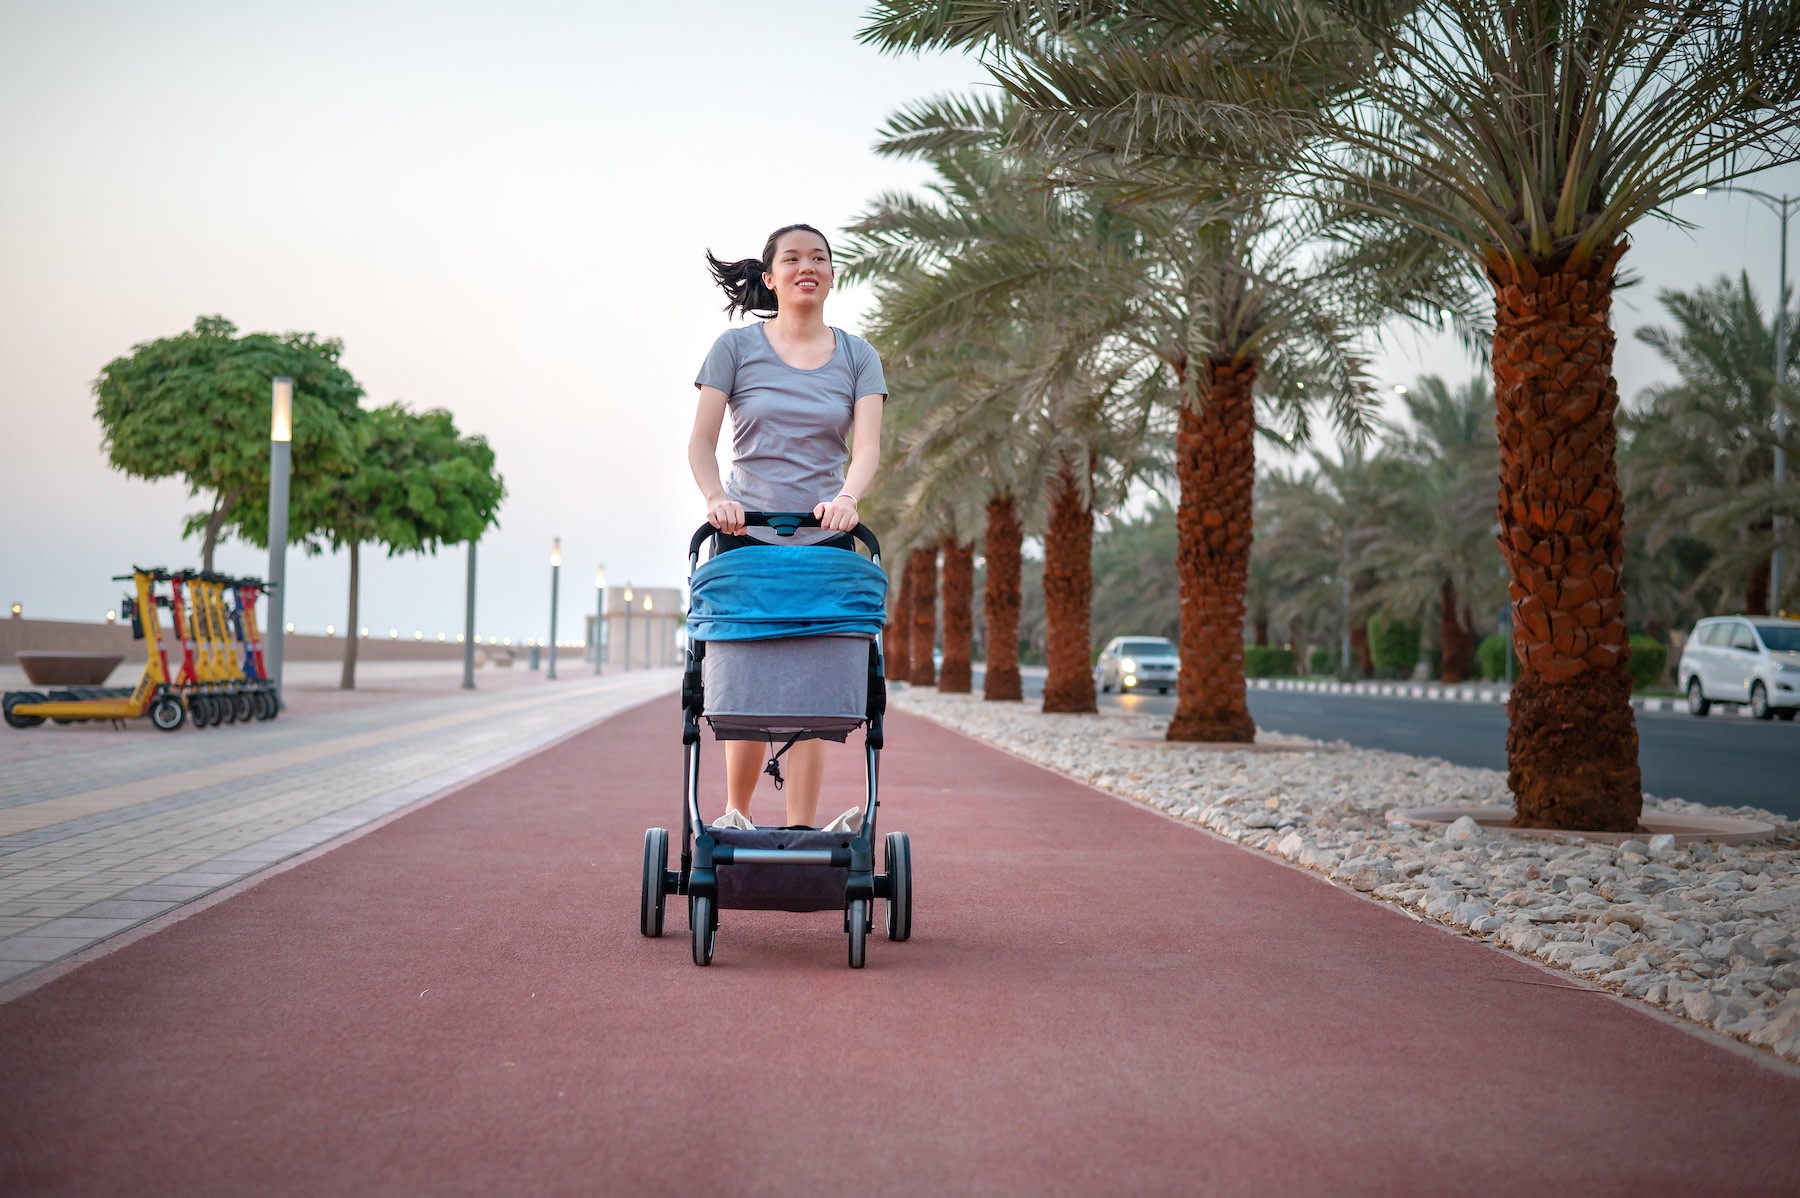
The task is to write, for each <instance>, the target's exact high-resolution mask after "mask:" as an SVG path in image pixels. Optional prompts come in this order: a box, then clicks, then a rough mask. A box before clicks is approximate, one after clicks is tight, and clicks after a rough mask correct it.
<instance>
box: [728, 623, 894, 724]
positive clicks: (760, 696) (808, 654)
mask: <svg viewBox="0 0 1800 1198" xmlns="http://www.w3.org/2000/svg"><path fill="white" fill-rule="evenodd" d="M872 639H873V638H872V637H866V636H850V635H840V636H794V637H779V638H776V639H774V640H766V641H708V642H707V644H706V656H705V657H703V658H702V659H701V662H700V669H701V682H702V684H703V685H704V687H705V690H706V708H705V712H704V714H705V716H706V720H707V722H708V723H709V724H711V725H712V729H713V735H714V736H716V737H717V738H718V739H720V740H763V739H767V738H768V737H770V736H780V737H781V738H782V739H784V740H785V739H786V738H788V737H790V736H798V737H799V739H801V740H807V739H814V738H817V739H824V740H836V741H842V740H843V739H844V738H845V737H846V736H848V735H849V733H850V732H851V731H852V730H853V729H855V728H856V727H858V726H859V725H860V724H861V723H862V722H863V721H864V720H865V719H867V718H868V709H869V643H870V641H871V640H872Z"/></svg>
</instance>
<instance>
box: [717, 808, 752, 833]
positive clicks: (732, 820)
mask: <svg viewBox="0 0 1800 1198" xmlns="http://www.w3.org/2000/svg"><path fill="white" fill-rule="evenodd" d="M712 826H713V827H715V828H743V829H750V828H754V827H756V825H755V824H753V823H751V822H750V820H749V818H748V817H747V816H746V815H745V814H744V813H743V812H742V811H739V810H738V809H737V808H735V807H729V808H726V811H725V814H724V815H721V816H720V817H719V818H718V819H716V820H714V821H713V822H712Z"/></svg>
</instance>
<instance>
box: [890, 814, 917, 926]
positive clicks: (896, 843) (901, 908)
mask: <svg viewBox="0 0 1800 1198" xmlns="http://www.w3.org/2000/svg"><path fill="white" fill-rule="evenodd" d="M883 858H884V860H883V866H884V868H885V869H886V870H887V935H888V939H889V940H905V939H907V938H908V937H910V936H911V935H912V842H911V841H910V840H908V839H907V838H906V833H904V832H889V833H888V834H887V844H886V847H885V850H884V852H883Z"/></svg>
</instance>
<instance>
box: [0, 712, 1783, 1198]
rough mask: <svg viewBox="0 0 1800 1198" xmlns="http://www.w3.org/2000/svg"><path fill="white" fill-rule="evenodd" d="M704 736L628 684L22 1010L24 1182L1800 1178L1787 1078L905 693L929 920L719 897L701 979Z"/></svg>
mask: <svg viewBox="0 0 1800 1198" xmlns="http://www.w3.org/2000/svg"><path fill="white" fill-rule="evenodd" d="M678 741H679V733H678V716H677V711H676V707H675V704H674V703H673V702H672V701H658V702H657V703H655V704H652V705H649V706H647V707H643V708H639V709H637V710H635V711H632V712H628V713H626V714H624V715H622V716H620V717H617V718H615V719H613V720H611V721H609V722H607V723H605V724H602V725H600V726H599V727H597V728H595V729H593V730H591V731H589V732H587V733H584V734H582V735H581V736H579V737H576V738H574V739H572V740H570V741H568V742H565V743H564V744H562V745H560V746H558V747H556V748H553V749H551V750H549V751H547V752H544V753H542V754H540V755H538V756H536V757H534V758H532V759H530V760H528V761H525V762H523V763H521V764H520V765H518V766H516V767H514V768H512V769H510V770H507V771H505V772H504V773H501V774H498V775H495V776H493V777H491V778H489V779H487V780H485V781H483V782H480V783H478V784H476V785H474V786H472V787H469V788H468V789H466V790H463V791H461V792H459V793H456V794H454V795H451V796H449V797H448V798H445V799H443V800H441V801H439V802H437V803H435V804H433V805H431V806H428V807H426V808H424V809H422V810H420V811H417V812H415V813H413V814H411V815H409V816H407V817H405V818H404V819H401V820H398V821H396V822H394V823H392V824H389V825H387V826H386V827H383V828H380V829H379V830H377V831H375V832H373V833H371V834H369V835H367V836H365V837H363V838H361V839H359V840H356V841H354V842H352V843H350V844H348V845H346V846H344V847H342V848H340V849H338V850H336V851H334V852H331V853H328V854H326V855H324V856H322V857H319V858H316V859H314V860H312V861H311V862H309V863H306V864H304V865H301V866H299V867H296V868H294V869H292V870H289V871H288V872H285V873H281V874H278V875H276V876H273V877H271V878H269V879H268V880H266V881H264V882H263V883H261V884H260V885H257V886H254V887H252V888H250V889H248V890H246V891H245V892H243V893H242V894H240V895H238V896H236V897H234V898H231V899H229V900H227V901H225V902H222V903H220V904H218V905H216V906H213V907H211V908H208V909H206V910H203V911H200V912H199V913H197V914H195V915H193V916H192V917H190V918H188V919H186V920H184V921H182V922H179V923H176V924H174V925H172V926H170V927H168V928H166V929H165V930H163V931H161V932H159V933H157V934H155V935H153V936H149V937H146V938H144V939H142V940H139V941H137V942H135V943H132V944H129V945H127V946H126V947H124V948H122V949H120V950H119V951H117V952H115V953H112V954H110V955H108V956H106V957H104V958H101V959H100V960H97V961H95V962H93V963H90V964H88V965H86V966H83V967H82V968H80V969H77V970H75V971H73V972H71V973H69V974H68V975H66V976H64V977H61V978H59V979H57V980H56V981H54V982H52V983H50V984H48V985H46V986H44V987H42V988H40V989H38V990H36V991H33V992H31V993H29V994H27V995H25V996H24V997H22V998H20V999H18V1000H16V1001H14V1002H11V1003H9V1004H6V1005H5V1006H3V1007H0V1153H3V1157H0V1192H3V1193H5V1194H9V1195H12V1194H40V1193H46V1194H83V1193H88V1194H120V1193H138V1194H221V1195H240V1194H307V1195H312V1194H533V1193H546V1194H671V1195H673V1194H683V1195H691V1194H694V1193H725V1194H794V1193H829V1192H839V1191H842V1192H848V1193H856V1194H862V1193H874V1194H940V1193H945V1194H949V1193H984V1194H1014V1193H1032V1194H1193V1193H1218V1194H1230V1193H1239V1194H1287V1193H1319V1192H1331V1193H1334V1194H1405V1193H1422V1192H1430V1193H1432V1194H1458V1193H1470V1194H1476V1193H1481V1194H1491V1193H1525V1192H1533V1191H1538V1190H1550V1191H1553V1192H1562V1193H1583V1194H1612V1193H1617V1194H1626V1193H1641V1192H1645V1191H1648V1192H1653V1193H1707V1194H1721V1193H1733V1192H1737V1193H1745V1194H1773V1193H1794V1192H1796V1191H1797V1190H1800V1159H1797V1154H1796V1150H1795V1140H1794V1115H1795V1113H1796V1112H1797V1111H1800V1080H1797V1079H1796V1078H1795V1077H1793V1076H1792V1075H1791V1074H1789V1073H1786V1072H1783V1071H1781V1070H1778V1069H1775V1068H1770V1067H1767V1066H1764V1065H1761V1064H1759V1063H1757V1062H1755V1061H1752V1060H1749V1059H1746V1058H1745V1057H1744V1056H1742V1055H1740V1054H1737V1053H1734V1052H1731V1051H1727V1050H1725V1049H1722V1048H1720V1047H1718V1046H1717V1045H1715V1044H1712V1043H1710V1042H1708V1041H1706V1040H1704V1039H1702V1038H1700V1037H1697V1036H1694V1035H1691V1034H1688V1033H1686V1032H1683V1031H1681V1030H1679V1029H1676V1028H1673V1027H1670V1026H1668V1025H1667V1024H1665V1023H1663V1022H1661V1021H1659V1020H1658V1019H1656V1018H1653V1017H1651V1016H1649V1015H1645V1014H1642V1013H1639V1012H1636V1011H1633V1010H1631V1009H1629V1008H1627V1007H1626V1006H1624V1005H1622V1004H1620V1003H1618V1002H1615V1001H1613V1000H1611V999H1609V998H1607V997H1603V996H1601V995H1598V994H1595V993H1591V992H1585V991H1580V990H1569V989H1560V988H1555V987H1554V986H1546V985H1544V984H1543V983H1545V982H1547V981H1553V979H1551V978H1549V977H1548V976H1547V975H1546V974H1544V973H1543V972H1541V971H1539V970H1537V969H1535V968H1533V967H1531V966H1529V965H1526V964H1524V963H1522V962H1519V961H1516V960H1514V959H1511V958H1509V957H1507V956H1505V955H1502V954H1501V953H1498V952H1495V951H1493V950H1490V949H1488V948H1485V947H1482V946H1480V945H1477V944H1474V943H1471V942H1467V941H1463V940H1459V939H1457V938H1455V937H1452V936H1450V935H1446V934H1445V933H1443V932H1442V931H1440V930H1437V929H1434V928H1431V927H1426V926H1421V925H1418V924H1415V923H1413V922H1411V921H1410V920H1408V919H1407V918H1405V917H1404V916H1402V915H1400V914H1399V913H1397V912H1396V911H1394V910H1391V909H1388V908H1385V907H1383V906H1382V905H1379V904H1376V903H1373V902H1370V901H1367V900H1363V899H1360V898H1356V897H1353V896H1350V895H1348V894H1346V893H1344V892H1342V891H1339V890H1336V889H1334V888H1332V887H1330V886H1329V885H1327V884H1325V883H1323V882H1321V881H1320V880H1318V879H1317V878H1314V877H1312V876H1310V875H1307V874H1305V873H1303V872H1300V871H1298V870H1295V869H1291V868H1289V867H1286V866H1284V865H1281V864H1279V863H1277V862H1275V861H1273V860H1271V859H1269V858H1267V857H1264V856H1261V855H1259V854H1256V853H1252V852H1247V851H1244V850H1241V849H1238V848H1235V847H1233V846H1231V845H1229V844H1227V843H1225V842H1222V841H1219V840H1216V839H1214V838H1212V837H1210V836H1208V835H1206V834H1204V833H1201V832H1199V831H1197V830H1195V829H1192V828H1189V827H1185V826H1182V825H1180V824H1177V823H1175V822H1172V821H1170V820H1167V819H1164V818H1162V817H1161V816H1158V815H1156V814H1154V813H1152V812H1150V811H1148V810H1145V809H1142V808H1138V807H1135V806H1133V805H1130V804H1127V803H1123V802H1119V801H1117V800H1114V799H1111V798H1109V797H1106V796H1104V795H1101V794H1098V793H1096V792H1095V791H1093V790H1090V789H1089V788H1087V787H1085V786H1082V785H1080V784H1078V783H1075V782H1071V781H1068V780H1066V779H1064V778H1061V777H1058V776H1056V775H1053V774H1050V773H1046V772H1044V771H1042V770H1039V769H1037V768H1035V767H1033V766H1030V765H1027V764H1025V763H1023V762H1021V761H1019V760H1017V759H1015V758H1012V757H1010V756H1007V755H1006V754H1003V753H1000V752H997V751H994V750H991V749H988V748H985V747H982V746H980V745H978V744H976V743H975V742H973V741H969V740H966V739H964V738H962V737H959V736H957V735H955V734H953V733H950V732H947V731H944V730H942V729H940V728H937V727H935V726H933V725H930V724H927V723H924V722H922V721H919V720H917V719H912V718H908V717H906V716H903V715H902V716H896V717H895V718H894V719H893V720H892V722H891V724H890V743H891V745H892V748H891V749H890V750H889V751H888V752H887V753H886V754H884V759H883V767H884V770H883V772H884V777H883V785H884V799H885V800H886V801H885V802H884V805H883V817H884V821H885V822H884V825H883V826H884V827H885V828H888V829H894V828H901V829H905V830H907V831H909V832H910V833H911V834H912V837H913V848H914V868H915V873H916V880H917V888H918V900H917V907H916V909H915V917H916V921H917V922H916V926H917V933H916V937H915V939H914V940H913V941H911V942H910V943H907V944H898V945H896V944H890V943H888V942H887V941H886V940H885V939H884V938H881V937H880V936H879V932H878V933H877V936H876V937H875V938H873V939H872V940H871V942H870V945H869V967H868V968H867V969H866V970H864V971H862V972H853V971H851V970H849V969H847V968H846V967H845V965H844V956H845V947H844V944H845V938H844V935H843V933H842V931H841V924H842V921H841V919H840V918H838V917H836V916H833V915H810V916H801V915H780V914H761V913H758V914H747V913H740V912H726V913H725V915H724V920H723V923H722V925H721V928H720V932H719V952H718V960H717V963H716V964H715V965H714V966H713V967H712V968H710V969H698V968H696V967H694V966H693V965H692V964H691V963H690V961H689V958H688V944H687V937H686V934H685V929H686V916H685V909H684V908H674V909H672V910H671V915H670V921H669V923H670V929H671V934H670V935H669V936H667V937H665V938H664V939H662V940H655V941H652V940H646V939H644V938H642V937H640V936H639V935H638V932H637V926H636V925H637V899H638V871H639V862H640V856H641V851H642V850H641V844H642V833H643V829H644V827H645V826H646V825H647V824H650V823H657V824H667V823H669V822H672V817H673V816H674V815H675V814H676V813H677V811H678V807H677V804H678V801H679V792H680V784H679V765H680V751H679V743H678ZM707 751H708V753H709V755H710V756H709V764H710V765H711V766H712V767H713V769H712V773H711V775H710V776H711V777H712V778H714V779H715V780H716V778H717V776H718V774H717V768H718V765H719V754H718V752H717V749H716V746H715V745H712V744H710V743H709V744H708V745H707ZM834 769H836V770H837V772H836V773H835V774H834V775H833V779H832V785H833V786H834V787H835V788H836V790H837V791H841V795H840V798H841V799H842V800H843V801H842V803H841V805H842V806H849V805H850V802H851V801H853V799H854V795H855V793H856V792H857V790H858V789H859V785H860V766H859V765H858V764H857V763H856V758H855V754H854V753H850V754H845V755H843V758H842V764H841V765H840V764H839V763H838V762H834ZM771 800H772V796H764V797H763V799H762V800H760V801H763V802H769V801H771ZM826 807H827V809H828V810H835V809H836V805H834V804H832V803H830V802H828V803H827V804H826ZM877 919H878V926H879V912H878V916H877Z"/></svg>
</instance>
